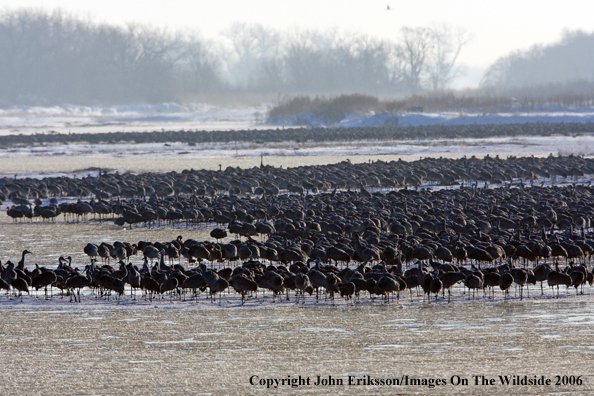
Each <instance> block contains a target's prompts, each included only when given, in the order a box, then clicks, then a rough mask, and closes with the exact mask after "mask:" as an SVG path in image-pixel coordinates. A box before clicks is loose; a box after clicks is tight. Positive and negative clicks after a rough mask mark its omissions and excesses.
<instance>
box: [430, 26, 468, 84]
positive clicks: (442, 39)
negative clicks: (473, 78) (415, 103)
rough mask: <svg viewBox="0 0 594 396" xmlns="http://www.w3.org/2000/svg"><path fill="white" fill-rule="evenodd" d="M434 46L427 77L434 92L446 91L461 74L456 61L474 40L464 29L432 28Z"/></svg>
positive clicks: (449, 27)
mask: <svg viewBox="0 0 594 396" xmlns="http://www.w3.org/2000/svg"><path fill="white" fill-rule="evenodd" d="M429 31H430V35H431V41H432V45H431V47H430V49H429V54H428V59H427V75H428V78H429V82H430V84H431V88H432V89H433V90H438V89H444V88H446V87H447V85H448V84H449V83H450V82H451V81H452V79H454V78H455V77H457V76H458V75H459V74H460V69H457V68H456V67H455V66H456V61H457V60H458V56H459V55H460V51H462V48H463V47H464V46H465V45H466V44H468V42H469V41H470V40H471V39H472V37H471V35H469V33H468V32H467V31H466V30H465V29H462V28H458V29H454V28H452V27H451V26H449V25H447V24H441V25H435V26H433V27H431V28H430V30H429Z"/></svg>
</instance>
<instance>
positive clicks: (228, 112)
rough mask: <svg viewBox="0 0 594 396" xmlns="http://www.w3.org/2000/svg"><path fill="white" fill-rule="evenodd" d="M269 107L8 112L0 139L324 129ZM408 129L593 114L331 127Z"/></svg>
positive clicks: (590, 114) (457, 114)
mask: <svg viewBox="0 0 594 396" xmlns="http://www.w3.org/2000/svg"><path fill="white" fill-rule="evenodd" d="M268 107H269V105H261V106H258V107H247V108H222V107H216V106H211V105H205V104H187V105H179V104H176V103H162V104H154V105H148V104H137V105H121V106H109V107H99V106H96V107H90V106H75V105H68V104H64V105H58V106H51V107H40V106H12V107H8V108H2V109H0V135H7V134H21V133H22V134H31V133H52V132H54V133H55V132H59V133H82V132H87V133H89V132H91V133H92V132H122V131H123V132H126V131H137V132H141V131H159V130H162V129H164V130H182V129H184V130H237V129H257V128H271V127H276V126H300V125H305V126H328V125H324V123H323V122H322V121H320V120H317V119H316V118H315V117H313V116H311V115H306V116H300V117H287V118H284V119H279V120H275V121H274V122H273V123H272V124H270V125H266V124H264V121H265V119H266V113H267V110H268ZM395 118H397V119H398V124H399V125H402V126H406V125H413V126H415V125H436V124H443V125H468V124H506V123H525V122H593V121H594V108H580V109H570V108H560V107H546V108H541V109H536V110H532V111H527V110H525V109H521V108H518V109H517V111H511V112H509V111H508V112H497V113H493V112H480V113H477V112H473V111H472V110H468V109H465V110H461V111H444V112H433V113H405V112H401V113H396V114H373V113H352V114H349V115H348V116H347V117H346V118H345V119H344V120H342V121H340V122H338V123H336V124H334V125H331V126H342V127H356V126H382V125H385V124H386V123H388V124H389V123H393V122H394V119H395Z"/></svg>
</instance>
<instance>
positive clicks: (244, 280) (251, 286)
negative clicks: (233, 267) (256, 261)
mask: <svg viewBox="0 0 594 396" xmlns="http://www.w3.org/2000/svg"><path fill="white" fill-rule="evenodd" d="M231 286H232V287H233V288H234V289H235V291H237V292H238V293H241V305H243V304H244V303H245V295H246V293H251V292H257V291H258V284H257V283H256V281H255V280H253V279H250V278H248V277H246V276H243V275H237V276H234V277H233V278H231Z"/></svg>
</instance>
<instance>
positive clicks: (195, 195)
mask: <svg viewBox="0 0 594 396" xmlns="http://www.w3.org/2000/svg"><path fill="white" fill-rule="evenodd" d="M592 174H594V160H591V159H587V158H582V157H576V156H567V157H561V156H559V157H553V156H549V157H547V158H532V157H523V158H515V157H510V158H508V159H505V160H504V159H500V158H497V157H495V158H493V157H489V156H487V157H485V158H483V159H478V158H474V157H473V158H463V159H458V160H451V159H443V158H439V159H437V158H428V159H424V160H420V161H415V162H410V163H408V162H404V161H393V162H390V163H387V162H381V161H377V162H370V163H365V164H357V165H355V164H351V163H350V162H348V161H345V162H341V163H339V164H332V165H327V166H311V167H300V168H294V169H291V168H289V169H281V168H273V167H266V166H262V167H260V168H253V169H246V170H242V169H235V168H227V169H226V170H224V171H193V170H190V171H183V172H181V173H177V172H170V173H166V174H149V173H147V174H137V175H134V174H117V173H101V174H100V175H99V176H98V177H86V178H83V179H71V178H65V177H62V178H45V179H7V178H4V179H0V194H2V196H0V199H4V198H6V199H11V200H12V201H13V202H14V203H17V204H15V205H13V206H11V207H9V208H8V214H9V215H11V216H12V214H14V212H15V211H16V212H19V213H21V215H22V216H21V217H24V218H27V217H29V216H28V215H24V214H23V213H24V212H27V208H28V209H29V210H30V214H31V218H34V214H35V213H38V214H39V215H40V216H41V217H43V218H51V216H52V215H49V214H48V213H50V212H51V213H54V214H53V216H54V217H55V212H53V211H55V210H58V212H59V211H60V210H61V209H62V208H64V207H65V206H63V204H59V203H58V201H57V200H58V199H59V198H58V197H61V196H62V195H66V196H89V195H92V196H93V197H92V199H91V200H90V201H89V202H83V201H81V202H78V203H68V204H66V205H73V206H74V207H75V208H76V210H79V211H82V212H85V213H87V214H88V213H95V214H109V213H116V214H117V215H118V216H119V217H117V218H115V222H116V224H120V225H123V224H126V223H127V224H130V225H132V224H142V223H144V224H146V225H150V226H157V225H158V224H160V223H161V224H166V225H169V224H171V223H172V222H176V221H188V222H202V223H204V224H205V225H206V226H207V227H208V228H209V229H210V236H211V238H212V239H211V240H205V241H198V240H194V239H191V238H189V239H185V240H184V239H183V238H182V237H181V236H180V237H178V238H177V239H175V240H172V241H168V242H164V243H161V242H147V241H139V242H137V243H129V242H114V243H113V244H109V243H106V242H103V243H100V244H93V243H89V244H87V246H85V247H84V252H85V253H86V254H87V255H88V256H89V257H90V258H91V263H90V264H88V265H86V267H85V269H84V270H82V271H81V270H77V269H76V268H74V267H73V266H72V264H71V263H70V260H68V259H63V258H61V259H60V260H59V265H58V267H57V268H53V269H52V268H45V267H39V266H37V265H36V266H35V268H34V269H31V268H30V266H26V265H25V256H26V255H27V254H28V252H27V251H24V252H23V255H22V259H21V261H20V262H19V263H18V264H16V265H15V264H13V263H12V262H10V261H8V262H6V265H0V273H1V276H0V278H1V282H0V288H4V289H6V290H7V291H8V292H9V296H12V295H13V294H14V293H17V295H20V297H21V298H22V293H27V292H31V290H32V289H35V290H41V289H43V290H44V291H45V295H46V298H51V297H49V296H51V295H53V290H54V288H58V289H60V290H61V293H60V294H67V295H69V296H70V298H71V300H72V301H80V298H81V297H80V295H81V293H80V291H81V290H91V291H92V294H93V295H95V296H111V295H116V296H121V295H123V294H124V292H125V291H126V290H127V289H129V290H130V292H131V293H132V295H133V297H132V298H135V297H136V296H135V293H136V291H137V290H138V291H142V293H143V295H144V296H145V297H146V298H149V299H153V298H156V297H157V296H161V295H163V294H164V293H170V299H173V298H182V299H184V298H188V295H191V296H192V297H195V298H197V295H198V293H199V292H206V291H208V295H209V297H210V298H212V299H214V298H215V297H216V295H217V294H219V293H222V292H226V291H228V290H230V289H234V290H236V291H237V292H238V293H240V294H241V297H242V302H243V301H245V299H246V298H250V297H252V296H253V297H254V298H256V296H257V295H261V294H262V293H263V292H266V293H269V292H271V293H272V296H273V298H274V299H275V300H276V299H277V298H278V297H279V296H282V295H284V296H285V297H286V298H291V294H292V293H293V298H295V297H296V298H297V299H298V300H301V301H303V299H304V298H305V297H306V296H307V295H312V294H313V293H314V292H315V298H316V300H319V298H320V293H324V295H325V296H326V298H329V299H330V300H331V301H334V296H335V295H341V296H343V297H345V298H348V299H351V300H352V299H359V298H360V297H361V296H362V295H364V296H367V295H369V296H372V297H374V298H375V297H377V296H382V297H383V299H384V301H386V302H387V301H389V300H390V296H393V295H395V296H396V297H397V298H399V295H400V292H402V291H404V290H407V289H408V290H410V295H411V298H413V294H414V290H415V289H416V290H423V292H424V295H425V296H428V297H435V299H436V300H439V299H438V295H439V293H441V295H442V298H445V292H446V290H447V292H448V301H449V300H450V296H451V289H452V287H453V286H454V285H456V284H463V285H464V286H465V288H467V289H469V290H472V294H473V297H474V296H475V294H476V291H477V290H483V291H484V295H485V296H487V292H488V294H489V295H490V296H491V298H494V296H495V290H498V289H499V290H502V291H503V292H504V293H507V292H508V291H509V289H510V288H511V287H512V286H513V285H516V287H517V294H518V296H519V298H520V299H522V298H524V294H525V293H529V289H528V286H529V285H536V284H537V283H538V282H540V286H541V294H543V293H544V286H543V284H544V282H546V283H547V284H548V285H549V286H551V287H556V288H557V290H556V292H557V293H556V294H557V296H559V295H560V290H559V286H566V287H574V288H575V290H576V293H579V292H583V286H584V285H586V284H590V285H591V284H592V272H591V270H590V269H589V265H590V258H591V255H592V254H593V253H594V238H593V235H594V233H593V231H592V221H593V220H594V187H591V186H590V184H589V183H588V184H585V183H584V180H583V179H581V181H580V182H579V183H578V182H577V181H578V178H583V177H585V176H587V175H592ZM536 178H539V180H541V181H543V180H546V182H544V181H543V182H539V183H534V180H535V179H536ZM465 180H482V181H486V183H485V184H484V185H483V184H482V182H481V184H480V185H479V183H478V182H476V181H475V182H473V183H472V184H471V185H469V184H468V183H466V186H464V185H462V186H460V184H464V183H465ZM556 180H557V181H559V180H561V181H563V182H564V183H563V184H562V185H555V184H554V183H555V181H556ZM428 181H433V182H434V183H439V184H441V185H448V184H457V185H458V187H459V188H443V189H441V188H440V189H435V190H431V189H427V188H418V187H419V186H421V185H424V186H427V182H428ZM504 181H505V182H506V183H505V184H503V185H502V182H504ZM488 183H495V184H496V185H499V187H496V188H490V187H489V185H488ZM402 185H404V186H405V187H404V188H396V186H402ZM412 186H416V187H415V188H414V189H412V188H410V187H412ZM324 191H325V192H324ZM48 194H50V195H52V194H53V195H55V196H54V197H52V199H56V201H55V203H51V204H50V205H49V206H45V205H41V204H39V205H38V204H36V205H35V208H34V209H31V206H32V205H31V200H38V201H41V197H47V195H48ZM50 202H51V201H50ZM11 213H12V214H11ZM27 213H29V212H27ZM15 216H16V215H15ZM16 217H17V218H18V216H16ZM32 250H34V248H32ZM135 257H142V260H143V261H142V263H140V262H139V263H136V264H137V265H135V264H133V263H132V262H131V259H134V258H135ZM166 259H168V260H170V261H169V264H167V263H166V261H167V260H166ZM99 260H101V261H102V262H101V265H100V264H99ZM111 260H115V262H116V263H117V264H116V265H115V268H113V267H112V266H111V264H113V263H112V261H111ZM176 260H177V263H175V264H174V262H175V261H176ZM221 267H223V268H221ZM561 267H562V268H561ZM215 268H216V269H215ZM48 289H49V296H48V294H47V293H48ZM83 294H84V293H83ZM428 300H429V301H431V300H432V298H428ZM219 302H220V298H219Z"/></svg>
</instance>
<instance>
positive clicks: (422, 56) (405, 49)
mask: <svg viewBox="0 0 594 396" xmlns="http://www.w3.org/2000/svg"><path fill="white" fill-rule="evenodd" d="M401 36H402V37H401V38H402V43H401V44H400V56H401V57H402V58H403V62H404V66H405V67H404V76H403V79H404V81H403V82H404V85H405V86H406V88H407V89H408V91H409V92H419V91H421V90H422V89H423V87H422V84H421V78H422V73H423V72H424V71H425V64H426V62H427V58H428V57H429V52H430V51H431V49H432V46H433V35H432V33H431V30H429V29H428V28H421V27H417V28H410V27H403V28H402V29H401Z"/></svg>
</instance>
